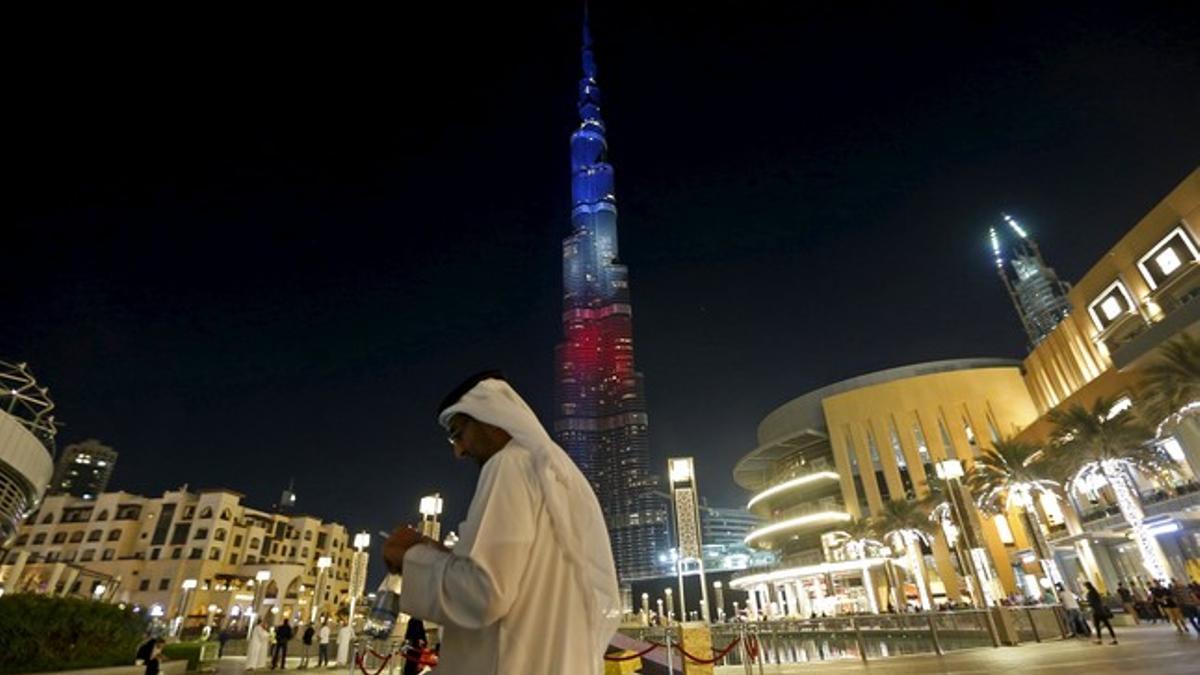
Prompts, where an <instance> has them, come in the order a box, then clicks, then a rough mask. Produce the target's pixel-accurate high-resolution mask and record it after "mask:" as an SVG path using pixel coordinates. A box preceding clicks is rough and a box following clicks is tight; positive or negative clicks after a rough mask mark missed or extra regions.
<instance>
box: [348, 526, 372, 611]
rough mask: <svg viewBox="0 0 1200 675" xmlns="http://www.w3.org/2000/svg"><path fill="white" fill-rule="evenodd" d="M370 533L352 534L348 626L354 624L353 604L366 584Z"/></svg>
mask: <svg viewBox="0 0 1200 675" xmlns="http://www.w3.org/2000/svg"><path fill="white" fill-rule="evenodd" d="M370 546H371V534H370V533H369V532H366V531H363V532H359V533H358V534H356V535H354V558H353V561H352V562H351V564H350V626H351V627H353V626H354V606H355V605H357V604H358V597H359V596H360V595H362V592H363V588H365V587H366V585H367V560H368V558H369V557H370V554H368V553H367V549H368V548H370Z"/></svg>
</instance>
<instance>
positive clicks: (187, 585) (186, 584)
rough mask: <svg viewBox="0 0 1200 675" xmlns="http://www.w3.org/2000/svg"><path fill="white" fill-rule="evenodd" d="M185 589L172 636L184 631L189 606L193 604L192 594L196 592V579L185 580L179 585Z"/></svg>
mask: <svg viewBox="0 0 1200 675" xmlns="http://www.w3.org/2000/svg"><path fill="white" fill-rule="evenodd" d="M179 587H180V588H182V589H183V600H182V601H181V602H180V604H179V615H178V616H176V617H175V630H174V631H172V634H174V635H178V634H179V633H180V632H181V631H182V629H183V620H184V619H186V618H187V612H188V605H190V604H192V593H193V592H194V591H195V590H196V580H195V579H184V580H183V583H182V584H180V585H179Z"/></svg>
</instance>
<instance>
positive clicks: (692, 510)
mask: <svg viewBox="0 0 1200 675" xmlns="http://www.w3.org/2000/svg"><path fill="white" fill-rule="evenodd" d="M667 468H668V475H669V476H670V479H671V503H672V505H673V506H674V507H675V532H676V537H677V539H678V541H677V542H676V544H677V545H676V551H678V554H679V555H678V559H677V560H676V563H675V565H676V566H675V571H676V574H677V575H678V578H679V616H680V618H682V619H684V620H685V621H686V620H687V605H686V602H685V601H684V595H683V574H684V565H685V564H686V563H687V562H688V561H689V560H692V561H695V563H696V565H697V570H698V571H699V574H700V618H701V619H702V620H703V621H704V622H705V623H708V622H709V613H708V583H707V581H705V578H704V548H703V542H702V541H701V537H700V500H699V494H698V490H697V488H696V471H695V465H694V462H693V461H692V458H691V457H672V458H670V459H668V460H667Z"/></svg>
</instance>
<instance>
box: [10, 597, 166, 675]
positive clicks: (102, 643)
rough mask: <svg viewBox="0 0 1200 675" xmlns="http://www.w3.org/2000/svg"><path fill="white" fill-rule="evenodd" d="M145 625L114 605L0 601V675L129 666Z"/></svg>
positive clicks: (16, 599) (32, 599)
mask: <svg viewBox="0 0 1200 675" xmlns="http://www.w3.org/2000/svg"><path fill="white" fill-rule="evenodd" d="M144 634H145V623H144V622H143V621H142V619H141V618H139V617H138V615H137V614H134V613H133V612H131V611H129V610H125V609H121V608H119V607H117V606H116V605H110V604H107V603H103V602H95V601H92V600H83V599H80V598H55V597H49V596H45V595H25V594H15V595H4V596H0V673H28V672H39V671H46V670H68V669H72V668H98V667H105V666H121V665H132V664H133V659H134V654H135V652H137V648H138V644H140V643H141V642H142V641H143V635H144Z"/></svg>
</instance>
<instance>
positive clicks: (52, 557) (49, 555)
mask: <svg viewBox="0 0 1200 675" xmlns="http://www.w3.org/2000/svg"><path fill="white" fill-rule="evenodd" d="M56 560H58V551H47V552H46V562H54V561H56Z"/></svg>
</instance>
